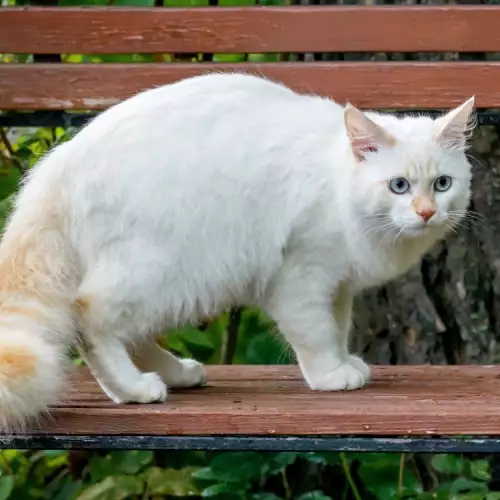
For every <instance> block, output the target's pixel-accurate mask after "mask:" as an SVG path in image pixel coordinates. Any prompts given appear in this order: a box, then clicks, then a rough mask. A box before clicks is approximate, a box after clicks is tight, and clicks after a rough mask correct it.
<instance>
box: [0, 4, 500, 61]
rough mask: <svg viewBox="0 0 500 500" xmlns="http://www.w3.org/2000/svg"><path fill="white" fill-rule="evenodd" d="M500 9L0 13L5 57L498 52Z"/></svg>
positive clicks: (26, 10)
mask: <svg viewBox="0 0 500 500" xmlns="http://www.w3.org/2000/svg"><path fill="white" fill-rule="evenodd" d="M499 25H500V6H414V7H409V6H375V7H364V6H363V7H347V6H341V7H335V6H313V7H286V8H283V7H247V8H244V7H243V8H196V9H175V8H119V7H111V8H99V7H98V8H63V9H61V8H44V7H41V8H38V7H28V8H2V9H0V52H12V53H28V54H29V53H44V54H59V53H61V52H62V53H87V54H100V53H133V52H147V53H160V52H177V53H182V52H353V51H354V52H358V51H359V52H363V51H370V52H371V51H381V52H391V51H398V52H416V51H461V52H489V51H499V50H500V30H499V29H498V26H499Z"/></svg>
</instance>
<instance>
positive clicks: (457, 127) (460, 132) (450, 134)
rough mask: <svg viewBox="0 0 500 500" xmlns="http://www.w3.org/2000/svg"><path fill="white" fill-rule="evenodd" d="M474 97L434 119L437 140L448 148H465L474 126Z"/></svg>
mask: <svg viewBox="0 0 500 500" xmlns="http://www.w3.org/2000/svg"><path fill="white" fill-rule="evenodd" d="M474 118H475V115H474V97H471V98H470V99H469V100H468V101H465V102H464V103H463V104H461V105H460V106H458V108H455V109H452V110H451V111H450V112H449V113H447V114H446V115H444V116H442V117H441V118H438V119H437V120H436V121H435V126H436V132H437V134H436V137H437V142H438V144H440V145H441V146H444V147H445V148H450V149H465V146H466V144H467V139H468V138H469V137H470V135H471V133H472V131H473V129H474V126H475V120H474Z"/></svg>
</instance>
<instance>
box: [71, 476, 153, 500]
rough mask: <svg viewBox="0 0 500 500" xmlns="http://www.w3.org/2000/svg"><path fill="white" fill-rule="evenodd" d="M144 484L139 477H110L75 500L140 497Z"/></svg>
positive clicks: (121, 499)
mask: <svg viewBox="0 0 500 500" xmlns="http://www.w3.org/2000/svg"><path fill="white" fill-rule="evenodd" d="M143 491H144V483H143V481H142V480H141V479H140V478H139V477H133V476H114V477H113V476H110V477H107V478H106V479H104V481H101V482H100V483H97V484H93V485H92V486H90V488H87V489H86V490H85V491H83V492H82V493H81V494H80V495H79V496H78V497H77V499H76V500H124V499H125V498H128V497H130V496H132V495H142V493H143Z"/></svg>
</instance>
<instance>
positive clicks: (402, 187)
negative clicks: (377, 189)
mask: <svg viewBox="0 0 500 500" xmlns="http://www.w3.org/2000/svg"><path fill="white" fill-rule="evenodd" d="M389 189H390V190H391V191H392V192H393V193H394V194H405V193H407V192H408V191H409V190H410V183H409V182H408V181H407V180H406V179H405V178H404V177H396V178H395V179H391V180H390V181H389Z"/></svg>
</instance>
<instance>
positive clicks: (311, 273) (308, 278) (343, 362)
mask: <svg viewBox="0 0 500 500" xmlns="http://www.w3.org/2000/svg"><path fill="white" fill-rule="evenodd" d="M325 275H327V273H326V272H325V269H321V268H315V267H314V266H310V267H301V266H297V265H295V266H293V267H292V268H291V269H286V268H284V270H283V272H282V274H281V275H280V276H279V278H278V279H277V280H276V282H275V284H274V286H273V288H272V290H271V291H270V293H269V295H268V297H266V301H265V304H264V308H265V310H266V311H267V312H268V313H269V314H270V315H271V316H272V317H273V318H274V320H275V321H276V322H277V324H278V328H279V329H280V331H281V332H282V333H283V335H284V336H285V337H286V339H287V340H288V342H290V344H291V346H292V347H293V349H294V351H295V354H296V356H297V361H298V362H299V365H300V368H301V370H302V374H303V376H304V378H305V380H306V382H307V383H308V385H309V386H310V387H311V388H312V389H315V390H324V391H329V390H345V389H358V388H360V387H362V386H363V385H364V384H365V383H366V382H368V380H369V368H368V367H367V365H365V363H364V362H363V361H362V360H360V359H359V358H355V357H351V356H350V355H349V352H348V349H347V343H348V332H347V329H348V326H349V322H350V307H351V303H352V299H349V298H346V299H345V300H340V299H339V300H338V301H337V307H336V308H337V313H340V316H339V318H338V319H337V318H336V317H335V316H334V314H333V310H334V309H335V307H334V308H333V310H332V294H331V288H330V287H329V285H328V283H325V278H324V276H325ZM339 291H340V290H339Z"/></svg>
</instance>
